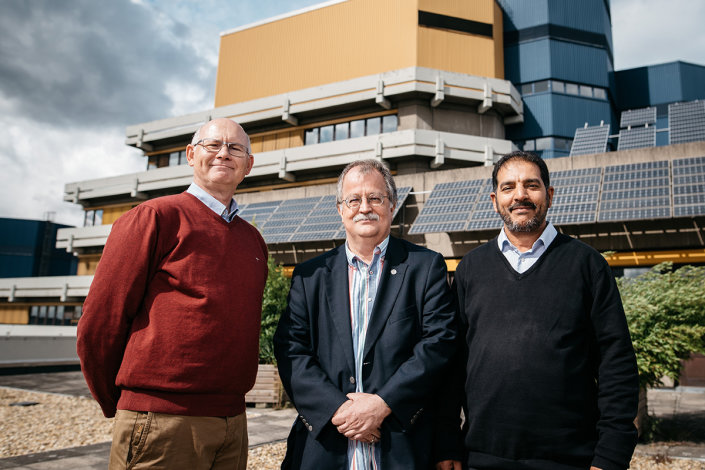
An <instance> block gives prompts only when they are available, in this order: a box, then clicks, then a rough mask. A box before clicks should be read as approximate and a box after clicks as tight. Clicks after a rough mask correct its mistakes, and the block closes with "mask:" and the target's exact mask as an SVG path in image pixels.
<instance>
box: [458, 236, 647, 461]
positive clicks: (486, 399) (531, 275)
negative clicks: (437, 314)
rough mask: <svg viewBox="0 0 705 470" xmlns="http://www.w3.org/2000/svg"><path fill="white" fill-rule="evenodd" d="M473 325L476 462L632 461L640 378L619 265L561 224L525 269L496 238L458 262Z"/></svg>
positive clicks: (472, 445)
mask: <svg viewBox="0 0 705 470" xmlns="http://www.w3.org/2000/svg"><path fill="white" fill-rule="evenodd" d="M455 288H456V290H457V295H458V306H459V307H458V308H459V312H460V315H459V317H460V322H461V325H462V326H463V328H464V329H465V339H466V351H465V353H466V355H467V356H466V360H467V362H466V368H465V369H466V376H465V403H464V406H465V413H466V416H467V418H468V419H467V420H466V424H465V426H466V428H467V432H466V434H465V450H466V452H467V453H468V454H467V462H468V465H469V466H470V467H471V468H478V469H485V468H488V469H489V468H492V469H498V468H501V469H542V470H546V469H566V470H567V469H577V468H585V469H587V468H589V467H590V465H595V466H596V467H599V468H602V469H605V470H611V469H615V470H616V469H625V468H627V467H628V466H629V461H630V459H631V456H632V452H633V451H634V446H635V445H636V438H637V433H636V429H635V427H634V424H633V420H634V418H635V416H636V412H637V405H638V394H639V390H638V388H639V384H638V375H637V368H636V360H635V357H634V350H633V348H632V343H631V340H630V337H629V331H628V328H627V323H626V319H625V317H624V310H623V308H622V303H621V300H620V297H619V292H618V290H617V286H616V283H615V281H614V277H613V275H612V272H611V270H610V268H609V266H608V264H607V262H606V261H605V260H604V258H603V257H602V256H601V255H600V254H599V253H598V252H596V251H595V250H594V249H592V248H590V247H589V246H587V245H585V244H584V243H582V242H580V241H577V240H574V239H572V238H570V237H568V236H565V235H562V234H559V235H558V236H557V237H556V238H555V240H554V241H553V243H551V245H550V246H549V247H548V250H547V251H546V252H545V253H544V254H543V256H541V258H539V260H538V261H537V262H536V263H535V264H534V265H533V266H532V267H531V268H529V270H527V271H526V272H525V273H523V274H519V273H517V272H516V271H515V270H514V269H513V268H512V267H511V265H510V264H509V263H508V262H507V260H506V259H505V257H504V256H503V255H502V253H501V252H500V251H499V248H498V247H497V240H496V239H494V240H491V241H490V242H489V243H487V244H485V245H483V246H481V247H479V248H477V249H475V250H473V251H471V252H470V253H468V254H467V255H466V256H465V257H464V258H463V260H462V262H461V263H460V265H459V266H458V269H457V271H456V274H455Z"/></svg>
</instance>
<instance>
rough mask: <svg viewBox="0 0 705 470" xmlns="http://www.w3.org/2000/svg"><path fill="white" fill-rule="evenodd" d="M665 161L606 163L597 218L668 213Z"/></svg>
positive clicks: (667, 184)
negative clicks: (622, 163)
mask: <svg viewBox="0 0 705 470" xmlns="http://www.w3.org/2000/svg"><path fill="white" fill-rule="evenodd" d="M670 196H671V189H670V175H669V169H668V162H667V161H658V162H646V163H631V164H626V165H616V166H608V167H605V173H604V179H603V182H602V198H601V201H600V213H599V215H598V218H597V220H598V221H599V222H608V221H624V220H634V219H660V218H667V217H671V200H670Z"/></svg>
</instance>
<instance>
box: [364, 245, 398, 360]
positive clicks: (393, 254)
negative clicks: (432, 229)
mask: <svg viewBox="0 0 705 470" xmlns="http://www.w3.org/2000/svg"><path fill="white" fill-rule="evenodd" d="M406 268H407V264H406V250H405V249H404V247H403V246H402V244H401V243H400V242H399V241H398V240H397V239H395V238H391V237H390V238H389V245H387V254H386V256H385V258H384V268H383V269H382V278H381V280H380V285H379V290H378V291H377V297H376V298H375V305H374V307H373V308H372V315H371V317H372V318H370V323H369V325H368V326H367V337H366V338H365V355H364V356H363V357H367V354H368V353H369V352H370V350H371V349H372V346H373V345H374V344H375V342H376V341H377V338H378V337H379V335H380V334H381V333H382V331H383V330H384V325H385V324H386V323H387V319H388V318H389V315H391V313H392V309H393V308H394V303H395V302H396V300H397V296H398V295H399V292H400V291H401V287H402V285H403V284H404V277H405V276H406Z"/></svg>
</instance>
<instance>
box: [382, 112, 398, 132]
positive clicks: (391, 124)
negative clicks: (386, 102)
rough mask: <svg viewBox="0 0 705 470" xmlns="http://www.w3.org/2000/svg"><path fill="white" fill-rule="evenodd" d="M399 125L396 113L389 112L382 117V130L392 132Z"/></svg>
mask: <svg viewBox="0 0 705 470" xmlns="http://www.w3.org/2000/svg"><path fill="white" fill-rule="evenodd" d="M397 127H399V120H398V118H397V115H396V114H390V115H389V116H384V117H383V118H382V132H394V131H396V130H397Z"/></svg>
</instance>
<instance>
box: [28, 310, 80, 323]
mask: <svg viewBox="0 0 705 470" xmlns="http://www.w3.org/2000/svg"><path fill="white" fill-rule="evenodd" d="M82 313H83V308H82V307H81V306H80V305H76V306H74V305H33V306H32V307H30V309H29V324H30V325H75V324H76V323H78V319H79V318H81V314H82Z"/></svg>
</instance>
